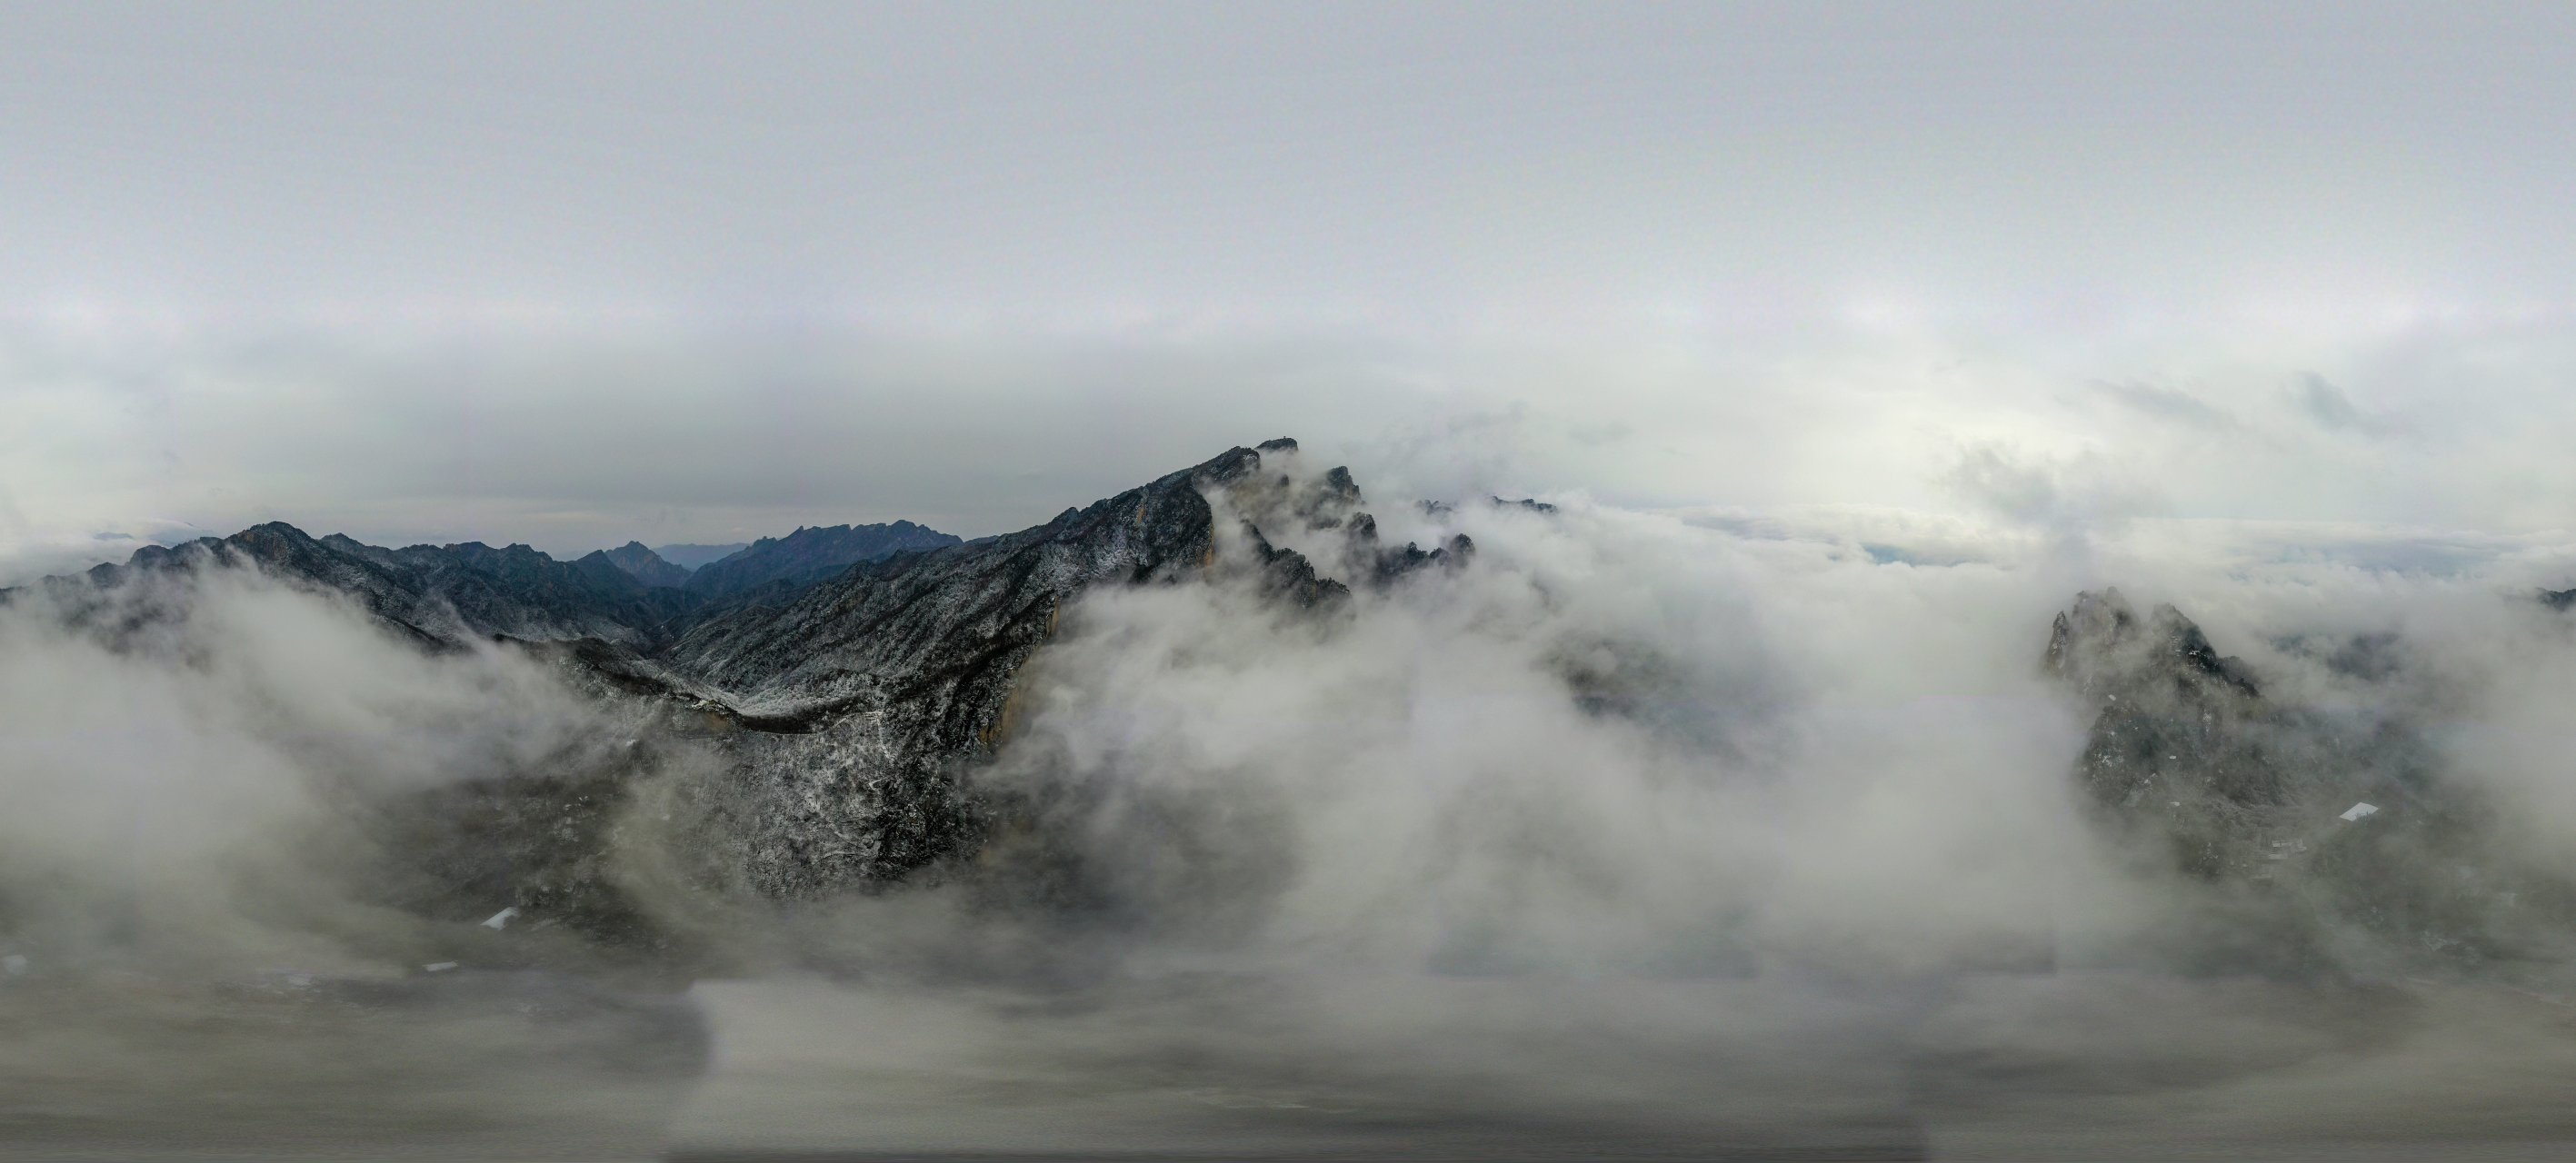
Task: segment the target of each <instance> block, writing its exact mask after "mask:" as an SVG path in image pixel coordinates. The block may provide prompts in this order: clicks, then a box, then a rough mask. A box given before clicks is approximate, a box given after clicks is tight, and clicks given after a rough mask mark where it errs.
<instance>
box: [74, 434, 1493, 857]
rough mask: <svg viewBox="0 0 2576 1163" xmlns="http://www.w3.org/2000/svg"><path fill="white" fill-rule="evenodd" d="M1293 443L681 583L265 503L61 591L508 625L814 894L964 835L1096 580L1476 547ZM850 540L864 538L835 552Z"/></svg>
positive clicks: (429, 629) (726, 842) (606, 555)
mask: <svg viewBox="0 0 2576 1163" xmlns="http://www.w3.org/2000/svg"><path fill="white" fill-rule="evenodd" d="M1297 451H1298V450H1297V445H1296V442H1295V441H1293V440H1284V439H1283V440H1274V441H1270V442H1267V443H1264V444H1262V445H1260V446H1259V447H1257V448H1240V447H1238V448H1234V449H1230V450H1228V451H1227V452H1225V453H1224V454H1222V455H1220V456H1217V457H1215V458H1213V459H1211V460H1209V461H1206V462H1204V463H1202V464H1199V465H1196V466H1193V467H1191V468H1187V469H1182V470H1180V471H1177V472H1173V473H1170V474H1167V475H1165V476H1163V477H1160V478H1158V479H1156V480H1154V481H1152V482H1150V483H1148V484H1145V485H1143V486H1140V487H1138V488H1135V489H1131V490H1128V491H1126V492H1124V493H1120V494H1118V495H1117V496H1114V497H1109V498H1106V499H1103V500H1100V501H1097V502H1095V503H1093V504H1091V505H1089V506H1087V507H1084V508H1076V509H1067V510H1065V511H1064V512H1063V513H1062V514H1060V515H1059V516H1057V517H1056V518H1055V519H1054V520H1052V521H1049V522H1047V523H1045V524H1043V525H1039V526H1037V527H1034V528H1031V529H1026V530H1022V531H1020V532H1018V533H1013V534H1008V535H1005V536H1001V537H994V538H986V539H983V540H979V541H976V542H972V543H968V542H962V541H960V540H959V539H957V538H955V537H953V536H950V535H947V534H942V533H937V532H935V531H932V530H928V529H925V528H922V527H921V526H918V525H914V524H912V523H910V522H898V523H895V524H892V525H883V526H860V527H851V526H838V527H827V528H820V529H802V530H799V531H797V532H796V533H794V534H791V535H789V536H788V537H784V538H776V539H764V540H762V541H761V542H758V543H756V544H754V545H753V546H750V547H748V548H746V549H744V550H742V551H740V552H738V553H736V554H734V555H732V556H731V557H729V558H727V559H725V560H723V561H719V562H715V563H712V564H710V565H708V566H706V567H704V568H702V569H700V570H698V571H697V572H696V573H695V574H693V575H691V576H690V577H689V578H688V580H687V581H686V582H684V583H683V584H682V585H680V586H676V587H674V586H667V585H648V584H647V583H646V582H645V581H644V580H642V579H641V578H639V577H638V576H637V575H636V573H635V571H634V570H633V569H632V568H630V567H631V566H633V565H634V564H635V563H637V562H639V561H642V560H643V559H642V558H641V557H640V556H639V555H636V554H634V553H632V552H630V551H632V550H635V549H640V548H642V547H641V546H637V545H630V546H626V547H622V548H621V550H620V551H617V552H616V553H611V552H607V551H603V552H598V553H593V554H589V555H586V556H584V557H582V558H580V559H577V560H575V561H571V562H562V561H556V560H554V559H553V558H550V557H548V556H546V555H545V554H542V553H538V552H537V551H535V550H533V549H531V548H529V547H527V546H524V545H512V546H507V547H504V548H499V549H495V548H492V547H490V546H486V545H482V544H480V543H473V542H468V543H463V544H459V545H451V546H438V547H433V546H413V547H409V548H406V549H399V550H393V549H383V548H379V547H374V546H368V545H364V544H362V543H359V542H357V541H354V540H352V539H349V538H346V537H341V536H338V535H332V536H326V537H322V538H314V537H310V536H308V535H306V534H304V533H303V532H302V531H301V530H297V529H295V528H294V527H292V526H289V525H285V524H283V523H271V524H268V525H261V526H256V527H254V528H252V529H247V530H244V531H242V532H241V533H238V534H235V535H233V536H231V537H227V538H219V539H218V538H208V539H205V540H203V541H200V542H197V543H192V544H191V545H188V546H183V547H181V548H178V549H173V550H159V549H152V550H146V551H144V552H140V553H137V554H136V555H135V557H134V559H133V560H131V561H129V562H128V563H126V564H125V565H122V566H103V567H100V568H99V569H97V570H93V571H91V573H90V574H89V575H87V576H85V577H82V578H78V579H53V580H51V581H49V582H48V583H47V588H48V589H50V590H52V591H55V592H56V593H57V594H58V595H61V596H67V597H70V598H73V599H75V604H76V600H77V599H78V597H79V595H80V594H82V593H84V592H86V593H90V594H95V593H98V592H102V591H107V590H112V589H114V588H116V587H118V586H121V585H123V584H125V583H126V582H128V581H130V580H133V579H134V578H136V577H139V576H143V575H148V574H151V573H155V572H159V571H170V570H187V569H194V568H200V567H203V566H206V565H210V564H212V565H237V566H248V567H253V568H257V569H259V570H260V571H262V572H263V573H266V574H268V575H270V576H272V577H276V578H279V579H281V580H285V581H287V582H289V583H290V584H296V585H301V586H306V587H309V588H313V589H317V590H321V591H324V592H327V593H332V594H337V595H342V596H344V597H345V598H347V599H349V600H352V601H354V602H355V603H356V604H357V605H358V606H359V607H361V608H362V609H364V610H366V611H367V612H368V613H370V614H371V615H373V616H374V617H376V618H377V619H378V620H380V621H381V622H383V623H385V624H386V625H388V627H389V628H391V629H393V630H394V631H395V632H397V633H398V634H400V635H402V636H404V637H406V638H409V639H412V640H414V641H417V642H420V643H421V644H423V645H424V646H428V647H431V648H434V649H454V648H457V647H459V646H461V645H463V644H465V643H467V642H468V641H470V640H477V639H500V640H503V641H506V642H511V643H515V644H517V646H518V648H519V649H522V650H527V651H531V652H534V653H535V654H537V655H538V656H540V657H543V658H545V659H546V660H548V661H549V662H551V663H554V664H556V665H558V666H560V667H561V668H562V670H563V672H564V673H565V674H566V676H567V677H568V678H570V679H571V680H572V681H573V682H574V683H575V684H576V685H578V686H580V687H582V688H584V689H586V690H588V691H590V692H591V693H592V694H594V695H595V696H597V697H599V698H602V699H605V700H610V701H612V702H616V703H619V704H622V705H629V706H635V707H641V708H648V709H652V710H653V712H654V713H655V714H657V715H659V716H660V718H661V720H662V721H664V722H666V723H669V724H673V725H674V729H675V730H677V731H678V732H679V733H680V734H681V735H684V736H686V737H688V738H689V739H690V740H691V742H692V745H693V746H697V747H701V748H704V749H707V750H710V751H712V752H714V753H715V754H717V755H719V756H720V757H721V758H722V759H723V760H724V761H725V765H726V775H725V777H724V778H723V779H722V780H721V781H719V783H718V784H717V785H715V786H708V787H703V788H698V789H694V791H693V795H694V797H695V799H696V801H697V802H698V803H699V804H700V806H701V807H702V808H703V809H704V810H705V811H706V812H707V813H708V815H709V817H710V820H711V822H712V823H711V826H712V827H713V828H714V831H715V833H716V839H715V842H714V843H715V846H716V847H719V848H722V849H724V850H725V852H726V853H727V854H728V855H727V857H726V859H727V860H728V861H729V862H730V863H731V864H732V865H733V867H732V868H731V869H730V870H729V871H730V872H731V873H732V874H734V875H737V876H738V877H739V878H740V879H741V880H743V881H744V882H746V883H748V884H749V885H751V886H753V887H754V888H755V889H756V890H757V891H758V892H760V893H762V894H764V895H768V896H773V897H804V896H813V895H817V894H821V893H825V892H829V891H833V890H835V889H840V888H845V887H850V886H854V885H855V886H864V885H872V884H883V883H888V882H891V881H893V880H896V879H900V878H902V877H904V876H906V875H909V874H911V873H913V872H915V871H918V870H920V869H923V868H925V867H928V866H930V865H933V864H936V863H939V862H941V861H945V860H950V859H955V858H959V857H962V856H965V855H967V854H971V853H972V852H973V851H974V850H975V849H976V847H977V845H978V843H979V842H980V837H981V835H982V833H983V831H984V828H985V826H986V820H985V815H986V812H985V807H984V806H983V805H981V804H979V803H978V802H977V801H976V798H975V796H974V794H973V793H972V791H971V789H969V788H967V787H966V786H965V784H964V782H963V772H964V770H965V768H966V767H968V766H969V765H970V764H971V763H972V761H973V760H974V759H975V758H976V757H977V756H979V755H981V754H983V753H984V752H986V751H988V750H989V749H990V748H991V747H992V746H993V745H994V744H995V743H996V741H997V740H998V739H999V738H1000V737H1001V736H1002V735H1003V734H1004V733H1005V731H1006V729H1007V725H1008V719H1009V715H1010V708H1011V703H1010V695H1011V691H1012V688H1013V682H1014V679H1015V678H1016V676H1017V674H1018V672H1019V671H1020V669H1021V668H1022V667H1023V666H1024V665H1025V664H1026V663H1027V661H1028V659H1029V658H1030V657H1031V655H1032V654H1034V653H1035V652H1036V651H1037V650H1038V649H1039V648H1040V647H1041V646H1042V645H1043V644H1044V643H1045V642H1046V641H1047V640H1048V638H1049V637H1050V636H1051V635H1052V634H1053V633H1054V631H1055V628H1056V625H1057V620H1058V617H1059V615H1060V613H1061V612H1062V610H1063V609H1064V607H1065V606H1066V604H1067V603H1069V602H1071V601H1073V600H1074V599H1075V598H1077V597H1078V596H1079V595H1081V594H1082V593H1083V592H1085V591H1086V590H1088V589H1090V588H1093V587H1096V586H1127V585H1148V584H1179V583H1183V582H1191V581H1201V580H1222V579H1228V578H1234V579H1240V580H1242V581H1245V582H1247V583H1248V584H1250V585H1251V586H1252V588H1253V589H1254V590H1255V591H1256V592H1258V593H1260V594H1262V595H1264V596H1265V597H1266V598H1268V599H1269V600H1272V601H1276V602H1278V603H1280V604H1281V606H1282V608H1283V609H1291V610H1319V609H1323V608H1327V607H1330V606H1332V605H1333V604H1335V603H1337V602H1339V601H1340V600H1342V599H1344V598H1346V597H1347V596H1348V594H1349V592H1350V591H1349V587H1348V586H1347V585H1346V584H1345V583H1344V582H1342V581H1340V580H1337V579H1335V578H1332V577H1328V576H1325V575H1324V574H1322V573H1319V572H1318V569H1317V567H1316V565H1315V563H1313V562H1311V561H1309V560H1308V559H1307V558H1306V557H1305V556H1304V555H1303V554H1300V553H1298V552H1296V551H1295V550H1292V549H1286V548H1281V547H1279V546H1278V545H1276V544H1274V543H1273V538H1272V536H1271V535H1269V534H1265V532H1264V528H1265V526H1266V527H1267V528H1268V529H1270V530H1272V531H1274V532H1275V533H1277V534H1279V535H1281V536H1286V535H1289V534H1292V533H1293V534H1296V535H1299V536H1304V537H1309V538H1311V537H1314V536H1325V537H1326V538H1327V541H1328V543H1329V544H1331V545H1332V546H1334V548H1335V553H1334V556H1335V557H1336V558H1339V559H1342V560H1341V561H1337V562H1336V563H1335V564H1336V566H1337V567H1338V568H1345V569H1347V570H1349V571H1354V572H1355V573H1356V578H1355V580H1357V581H1358V582H1359V583H1360V584H1364V585H1368V586H1372V587H1384V586H1388V585H1392V584H1396V583H1397V582H1398V581H1399V580H1400V579H1402V578H1403V577H1405V576H1407V575H1409V574H1411V573H1414V572H1417V571H1421V570H1425V569H1431V570H1438V569H1454V568H1460V567H1463V566H1464V565H1465V564H1466V562H1467V561H1468V560H1469V558H1470V556H1471V555H1472V552H1473V546H1472V544H1470V543H1469V542H1468V541H1467V539H1466V538H1465V537H1464V536H1463V535H1460V536H1455V537H1452V538H1450V539H1449V540H1448V541H1447V542H1446V543H1444V544H1443V545H1441V546H1439V547H1436V548H1433V549H1430V550H1424V549H1422V548H1420V547H1418V546H1415V545H1410V544H1408V545H1405V546H1402V547H1390V546H1382V545H1380V544H1379V543H1378V535H1377V528H1376V523H1375V521H1374V519H1373V518H1371V517H1370V516H1369V515H1368V514H1367V513H1366V512H1364V511H1361V510H1360V508H1359V505H1360V503H1361V497H1360V493H1359V489H1358V486H1357V484H1356V483H1355V482H1354V481H1352V479H1351V476H1350V474H1349V472H1348V470H1347V469H1339V468H1337V469H1333V470H1330V471H1329V472H1326V473H1323V474H1321V475H1320V476H1318V477H1315V478H1312V479H1302V478H1301V476H1300V475H1299V474H1297V473H1292V472H1291V471H1290V468H1291V467H1292V466H1293V464H1294V462H1295V458H1296V456H1297ZM1227 546H1232V547H1233V548H1232V549H1230V550H1229V549H1226V548H1225V547H1227ZM645 552H646V553H647V554H649V553H650V551H649V550H646V551H645ZM849 554H865V555H867V556H866V558H865V559H864V560H858V561H855V562H853V563H849V564H844V565H840V566H832V565H830V564H829V562H830V561H831V560H832V559H833V558H834V557H836V556H840V555H849ZM621 557H623V558H624V560H623V561H621ZM644 564H645V566H646V567H647V568H648V569H649V568H650V562H644ZM665 564H667V563H665ZM611 782H612V783H613V781H611ZM584 786H585V788H586V790H585V791H584V792H583V793H582V794H583V797H584V798H586V799H597V798H600V797H613V795H614V792H613V789H611V788H609V787H608V786H607V785H604V784H601V783H599V781H598V780H597V779H592V780H591V781H590V782H589V783H587V784H585V785H584ZM525 790H526V789H522V788H517V787H514V786H511V785H509V784H508V781H506V780H504V781H502V782H499V783H491V784H483V785H475V786H473V787H469V788H467V789H465V791H464V792H463V793H461V794H468V795H469V796H480V797H482V798H481V799H480V800H478V801H476V804H477V806H476V807H475V812H476V813H479V814H480V815H481V816H484V817H494V818H506V819H516V818H518V816H519V815H521V814H523V813H522V812H521V809H520V806H519V805H518V803H517V801H518V800H520V799H525V798H528V797H527V796H525V795H523V794H522V792H523V791H525ZM556 790H558V791H559V790H561V789H556ZM551 794H552V793H547V794H546V795H538V796H536V797H535V798H536V799H538V800H545V799H547V798H548V797H549V796H550V795H551ZM468 814H473V813H468ZM593 815H596V813H595V812H594V813H593ZM593 822H594V823H595V822H596V821H595V820H594V821H593ZM543 825H544V819H543V818H542V813H540V814H539V815H536V816H530V817H529V819H528V821H527V829H528V831H529V838H528V839H527V840H526V842H525V843H519V842H517V841H511V840H507V839H500V840H493V841H492V842H491V845H490V846H493V847H495V848H496V849H497V850H499V851H501V852H504V853H506V861H505V862H506V863H507V864H509V865H510V866H511V867H514V868H517V869H519V870H520V871H521V874H522V876H523V879H530V880H533V881H548V882H550V883H561V882H565V881H566V878H567V877H570V878H571V879H574V880H578V879H579V877H578V876H574V875H573V874H571V873H569V872H565V873H562V875H555V876H552V877H551V878H550V877H549V876H547V875H538V874H536V873H534V872H533V871H531V870H537V869H543V868H548V867H555V868H558V871H560V870H561V869H562V868H565V867H570V866H572V865H574V864H578V863H579V861H580V860H581V859H583V858H585V857H584V856H583V854H581V853H579V852H558V851H555V850H554V849H553V848H550V847H548V845H549V843H551V842H550V841H547V840H545V839H544V835H545V834H546V833H545V828H544V826H543ZM487 839H489V838H487ZM467 847H469V846H465V845H460V844H447V845H445V849H446V850H451V851H464V850H465V849H466V848H467ZM574 847H575V848H578V847H579V845H574ZM460 859H461V857H460ZM495 859H501V858H500V857H495ZM460 875H461V874H460ZM477 876H481V874H477ZM485 879H488V877H486V878H485ZM566 891H572V890H566ZM580 891H583V892H590V891H598V892H605V891H608V890H607V889H606V888H603V887H601V886H596V885H593V886H588V887H586V888H583V889H581V890H580ZM576 895H578V893H576ZM503 903H530V902H503ZM496 907H497V906H496Z"/></svg>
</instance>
